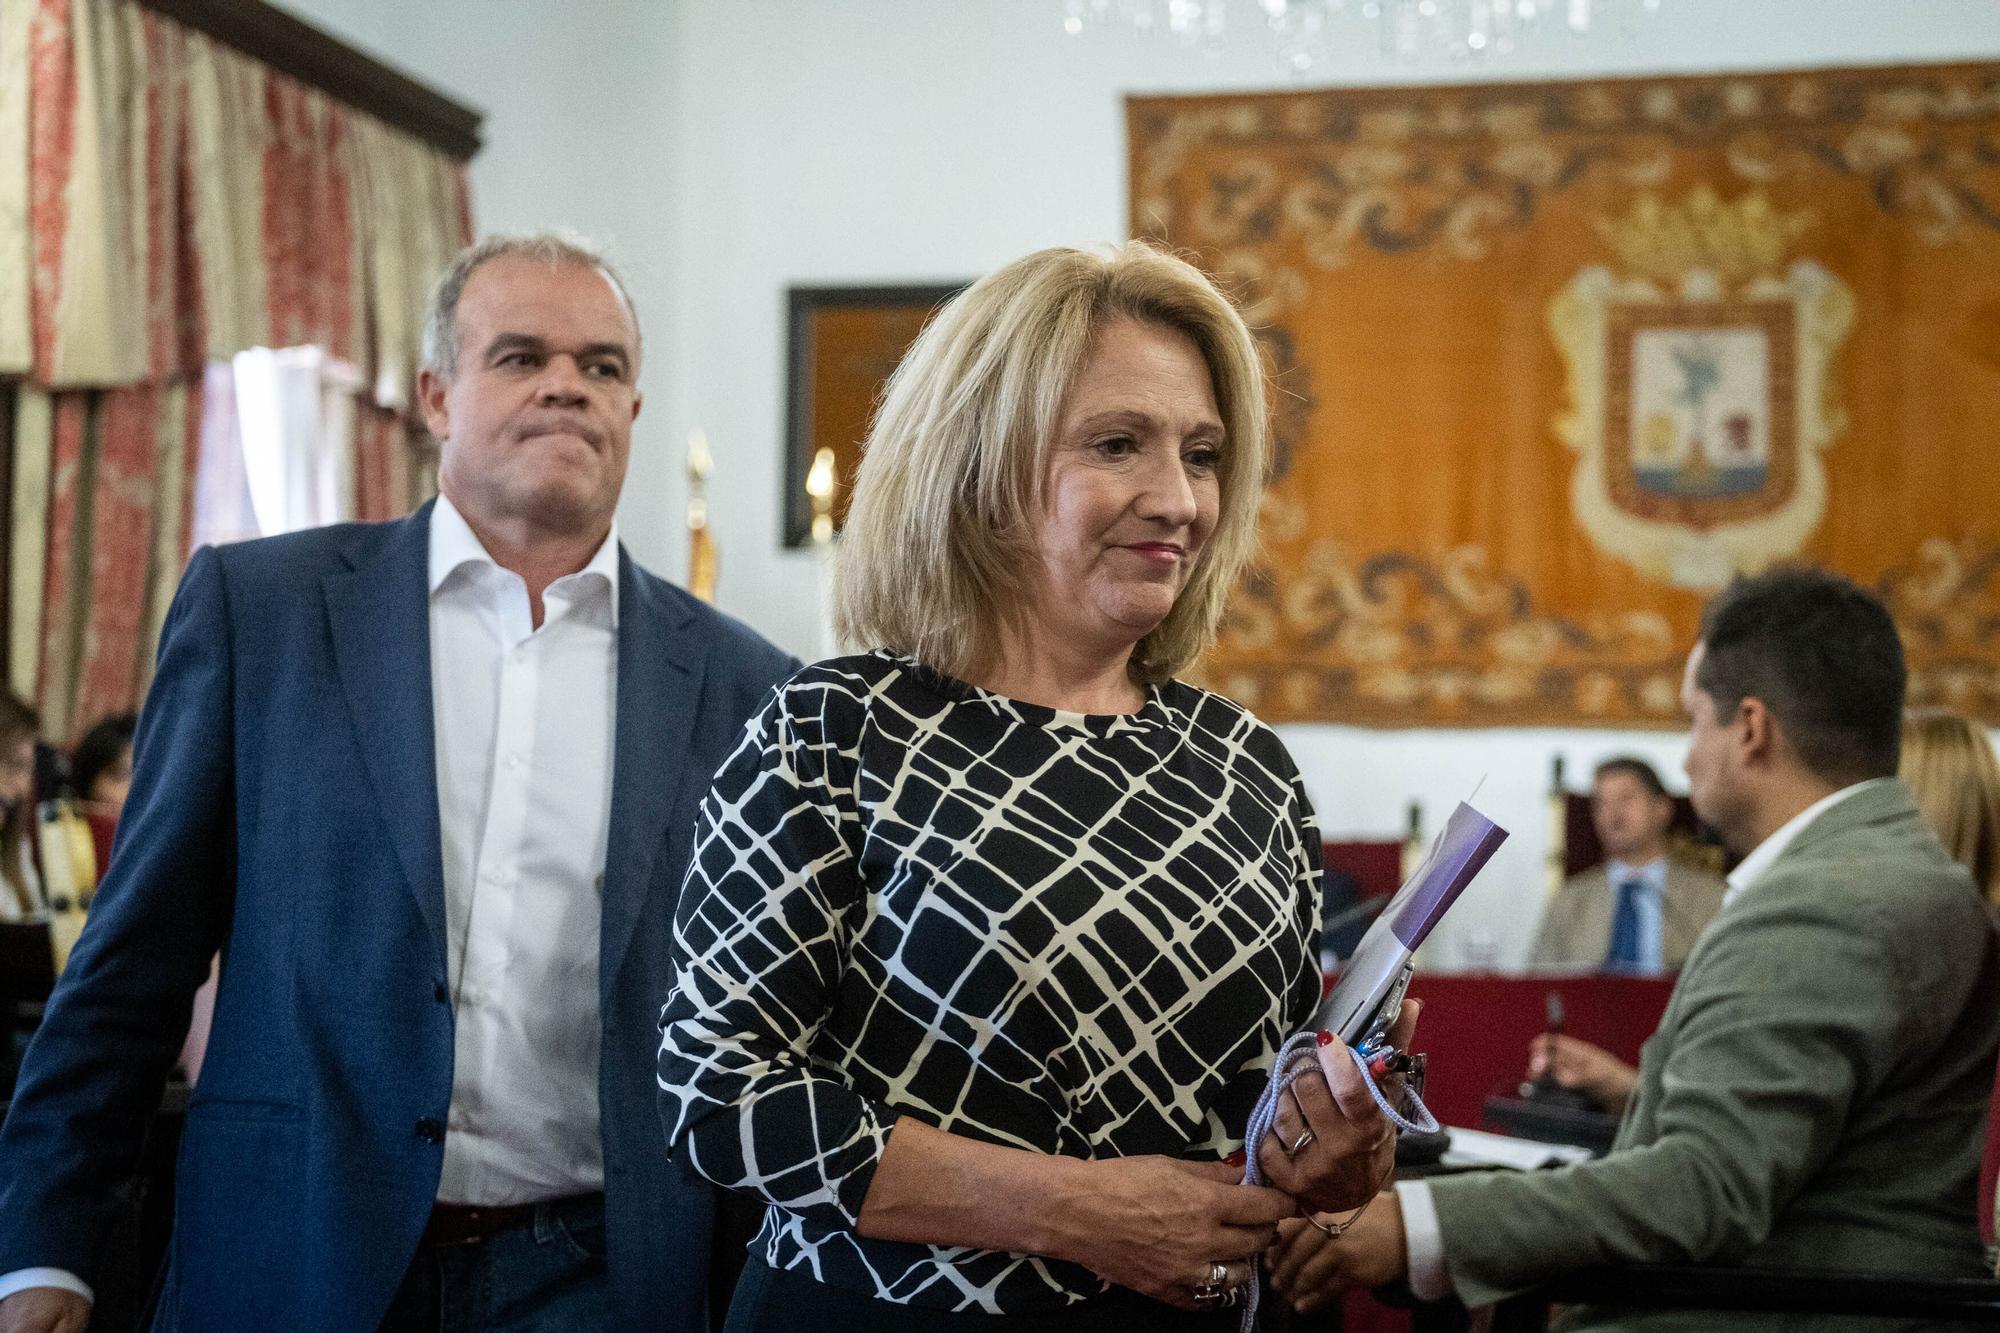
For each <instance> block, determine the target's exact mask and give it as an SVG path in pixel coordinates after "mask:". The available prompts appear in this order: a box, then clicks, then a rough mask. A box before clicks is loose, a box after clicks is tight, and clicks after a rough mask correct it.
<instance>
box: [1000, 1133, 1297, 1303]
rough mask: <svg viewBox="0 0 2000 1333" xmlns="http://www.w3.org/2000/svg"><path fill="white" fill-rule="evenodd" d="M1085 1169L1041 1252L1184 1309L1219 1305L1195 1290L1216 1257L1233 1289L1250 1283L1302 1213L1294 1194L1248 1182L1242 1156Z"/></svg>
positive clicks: (1133, 1160)
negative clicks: (1261, 1258) (1282, 1229)
mask: <svg viewBox="0 0 2000 1333" xmlns="http://www.w3.org/2000/svg"><path fill="white" fill-rule="evenodd" d="M1076 1168H1077V1169H1076V1171H1075V1173H1074V1175H1073V1177H1072V1180H1071V1182H1070V1187H1069V1189H1067V1190H1065V1191H1064V1193H1065V1194H1066V1195H1067V1194H1071V1193H1073V1194H1074V1197H1069V1198H1065V1199H1064V1200H1063V1204H1064V1206H1059V1207H1054V1208H1051V1209H1050V1210H1049V1212H1050V1217H1049V1227H1050V1232H1049V1235H1048V1237H1047V1240H1046V1242H1045V1243H1044V1244H1043V1245H1041V1246H1040V1247H1038V1248H1039V1249H1040V1252H1041V1253H1044V1254H1049V1255H1052V1256H1054V1257H1056V1258H1058V1259H1068V1260H1070V1261H1071V1262H1072V1263H1078V1264H1082V1265H1083V1266H1084V1267H1085V1268H1088V1269H1089V1270H1090V1271H1091V1272H1093V1273H1095V1274H1097V1275H1098V1276H1099V1277H1101V1278H1103V1279H1105V1280H1106V1281H1107V1282H1114V1283H1116V1284H1117V1285H1119V1286H1121V1287H1130V1288H1132V1289H1133V1290H1134V1291H1138V1292H1143V1293H1144V1294H1145V1295H1148V1296H1151V1297H1152V1298H1154V1299H1155V1300H1160V1301H1165V1302H1166V1303H1167V1304H1169V1305H1174V1306H1178V1307H1180V1308H1181V1309H1183V1310H1200V1309H1207V1308H1213V1306H1212V1304H1204V1303H1203V1302H1201V1301H1198V1300H1197V1299H1196V1298H1195V1294H1194V1288H1195V1287H1197V1286H1203V1285H1206V1284H1207V1283H1208V1282H1209V1280H1210V1278H1211V1277H1212V1276H1213V1270H1212V1265H1214V1264H1217V1263H1220V1264H1222V1265H1223V1266H1224V1275H1223V1279H1222V1283H1221V1285H1222V1286H1224V1287H1237V1286H1241V1285H1242V1284H1243V1283H1245V1282H1247V1281H1249V1280H1250V1279H1251V1278H1252V1277H1253V1276H1254V1275H1255V1273H1256V1268H1255V1264H1256V1258H1255V1256H1257V1255H1259V1254H1261V1253H1263V1251H1264V1250H1265V1249H1267V1248H1268V1247H1269V1246H1270V1245H1271V1243H1272V1242H1273V1241H1275V1240H1276V1239H1277V1236H1278V1223H1279V1221H1280V1220H1281V1219H1283V1218H1287V1217H1291V1216H1293V1215H1294V1214H1296V1213H1297V1212H1298V1204H1297V1203H1296V1202H1294V1201H1293V1199H1292V1197H1291V1196H1290V1195H1288V1194H1285V1193H1283V1192H1281V1191H1279V1190H1275V1189H1267V1188H1265V1187H1263V1186H1260V1185H1245V1184H1243V1183H1242V1180H1243V1168H1242V1166H1241V1165H1240V1164H1237V1163H1231V1162H1184V1161H1180V1160H1178V1159H1175V1158H1172V1157H1122V1158H1111V1159H1107V1160H1105V1161H1098V1162H1078V1163H1076Z"/></svg>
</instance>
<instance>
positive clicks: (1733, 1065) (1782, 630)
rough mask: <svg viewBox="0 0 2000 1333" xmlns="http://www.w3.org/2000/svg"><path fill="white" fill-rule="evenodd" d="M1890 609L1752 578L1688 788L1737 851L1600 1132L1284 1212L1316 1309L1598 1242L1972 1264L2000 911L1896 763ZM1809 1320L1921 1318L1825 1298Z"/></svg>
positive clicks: (1722, 1321) (1550, 1258)
mask: <svg viewBox="0 0 2000 1333" xmlns="http://www.w3.org/2000/svg"><path fill="white" fill-rule="evenodd" d="M1904 686H1905V671H1904V665H1903V649H1902V643H1901V640H1900V639H1899V638H1898V636H1897V633H1896V626H1895V623H1894V622H1893V621H1892V620H1891V619H1890V617H1889V613H1888V611H1887V610H1886V609H1885V608H1884V607H1883V606H1882V604H1881V603H1880V602H1879V601H1878V600H1876V599H1875V598H1874V597H1873V596H1872V595H1870V594H1869V593H1867V592H1865V591H1863V590H1862V589H1860V588H1858V587H1856V586H1855V585H1854V584H1852V583H1850V582H1848V581H1847V580H1846V579H1842V578H1840V577H1838V576H1836V575H1832V574H1828V573H1825V572H1823V571H1819V570H1811V569H1779V570H1773V571H1770V572H1767V573H1764V574H1761V575H1758V576H1756V577H1754V578H1740V579H1738V580H1737V581H1736V582H1735V583H1733V584H1731V585H1730V586H1729V587H1728V588H1727V589H1725V590H1724V591H1723V592H1722V593H1721V594H1720V595H1719V596H1718V597H1717V598H1716V599H1715V600H1714V601H1713V602H1712V603H1711V604H1710V605H1709V607H1708V609H1707V612H1706V614H1705V615H1704V616H1703V619H1702V627H1701V637H1700V640H1699V642H1697V643H1696V645H1695V647H1694V650H1693V652H1692V653H1691V654H1690V655H1689V657H1688V663H1687V671H1686V674H1685V676H1684V678H1683V682H1682V686H1681V698H1682V702H1683V704H1684V705H1685V707H1686V709H1687V713H1688V717H1689V721H1690V723H1691V735H1690V739H1689V745H1688V756H1687V772H1688V785H1689V796H1690V799H1692V800H1693V802H1694V806H1695V811H1696V813H1697V814H1698V815H1700V816H1701V818H1702V819H1703V820H1704V821H1705V822H1707V823H1708V824H1709V825H1710V826H1711V827H1713V828H1714V829H1715V830H1716V832H1717V833H1718V834H1719V835H1720V836H1721V838H1722V841H1723V845H1724V846H1725V847H1727V848H1729V849H1730V850H1731V851H1733V852H1736V853H1738V854H1740V855H1741V856H1742V858H1743V859H1742V861H1741V862H1739V863H1738V865H1737V867H1736V869H1735V870H1733V871H1731V872H1730V877H1729V883H1730V888H1729V898H1728V901H1727V902H1726V903H1725V904H1724V905H1723V908H1722V911H1721V912H1720V913H1719V914H1718V915H1717V917H1716V919H1715V921H1714V922H1713V923H1712V924H1711V925H1710V926H1709V928H1708V930H1707V931H1706V932H1705V933H1704V934H1703V935H1702V938H1701V941H1700V942H1699V943H1698V944H1697V945H1696V946H1695V949H1694V952H1693V954H1692V955H1690V957H1689V958H1688V962H1687V966H1686V967H1684V968H1683V969H1682V970H1681V973H1680V976H1679V978H1678V980H1677V981H1676V983H1675V986H1674V993H1673V996H1672V998H1671V999H1670V1000H1669V1001H1668V1003H1667V1010H1666V1014H1665V1016H1664V1017H1663V1018H1662V1019H1661V1021H1660V1028H1659V1030H1658V1031H1657V1032H1655V1033H1654V1034H1653V1036H1652V1038H1651V1039H1650V1040H1649V1041H1647V1043H1646V1046H1645V1050H1644V1054H1643V1056H1642V1058H1641V1063H1640V1068H1639V1075H1638V1082H1637V1087H1636V1089H1635V1090H1634V1091H1633V1093H1632V1095H1631V1098H1630V1105H1629V1106H1628V1108H1627V1110H1626V1112H1625V1117H1624V1120H1623V1122H1622V1123H1621V1124H1620V1126H1619V1129H1618V1137H1617V1140H1616V1141H1615V1143H1614V1144H1613V1146H1612V1149H1611V1152H1610V1154H1609V1155H1608V1156H1605V1157H1603V1158H1600V1159H1598V1160H1596V1161H1589V1162H1582V1163H1579V1164H1577V1165H1575V1166H1571V1167H1567V1168H1564V1169H1563V1170H1560V1171H1532V1172H1517V1173H1504V1174H1481V1175H1476V1176H1459V1177H1453V1178H1439V1179H1434V1180H1430V1181H1412V1182H1408V1183H1405V1184H1402V1185H1398V1186H1397V1187H1396V1189H1395V1190H1394V1191H1393V1192H1392V1193H1389V1194H1385V1195H1384V1196H1383V1198H1381V1199H1380V1200H1378V1201H1377V1203H1376V1205H1375V1206H1374V1207H1373V1208H1371V1209H1370V1210H1368V1211H1367V1212H1366V1213H1363V1214H1362V1215H1361V1217H1360V1219H1359V1220H1358V1221H1357V1222H1356V1224H1355V1225H1354V1227H1353V1228H1352V1229H1351V1230H1349V1231H1347V1232H1346V1233H1345V1234H1344V1235H1343V1236H1341V1238H1340V1239H1339V1240H1338V1241H1337V1242H1334V1243H1327V1242H1326V1241H1325V1240H1324V1238H1323V1237H1321V1236H1320V1235H1319V1233H1318V1232H1316V1231H1313V1230H1312V1229H1311V1228H1303V1229H1301V1228H1298V1227H1295V1226H1291V1225H1289V1224H1287V1226H1286V1228H1285V1230H1286V1232H1287V1234H1286V1238H1285V1241H1284V1245H1283V1250H1282V1257H1281V1258H1280V1259H1279V1261H1278V1263H1277V1265H1276V1271H1275V1272H1274V1275H1273V1282H1274V1283H1275V1284H1277V1285H1278V1286H1280V1287H1281V1288H1282V1289H1284V1290H1286V1291H1287V1292H1288V1293H1289V1294H1290V1296H1291V1297H1292V1299H1293V1300H1294V1301H1295V1302H1296V1303H1297V1304H1298V1305H1299V1306H1301V1307H1302V1308H1318V1307H1320V1306H1323V1305H1326V1304H1329V1303H1331V1302H1332V1301H1333V1300H1334V1299H1335V1298H1336V1297H1337V1295H1338V1293H1339V1291H1340V1290H1341V1289H1342V1288H1343V1287H1347V1286H1376V1285H1379V1284H1381V1283H1384V1282H1388V1281H1391V1280H1394V1279H1397V1278H1403V1277H1407V1278H1408V1280H1409V1284H1410V1288H1411V1290H1412V1291H1413V1292H1414V1293H1415V1294H1416V1295H1417V1296H1419V1297H1421V1298H1424V1299H1440V1298H1442V1297H1444V1296H1446V1295H1447V1294H1455V1295H1457V1296H1458V1297H1459V1298H1461V1299H1462V1300H1463V1301H1464V1302H1465V1303H1466V1304H1467V1305H1475V1306H1476V1305H1487V1304H1491V1303H1492V1302H1494V1301H1496V1300H1498V1299H1500V1298H1502V1297H1504V1296H1507V1295H1511V1294H1513V1293H1515V1292H1519V1291H1523V1290H1526V1289H1528V1288H1530V1287H1533V1286H1535V1285H1537V1284H1538V1283H1541V1282H1544V1281H1547V1280H1548V1279H1550V1278H1553V1277H1556V1276H1558V1275H1560V1274H1562V1273H1566V1272H1570V1271H1573V1270H1575V1269H1579V1268H1584V1267H1590V1266H1595V1265H1602V1264H1633V1263H1648V1262H1653V1263H1697V1264H1713V1265H1715V1266H1716V1272H1717V1277H1716V1280H1717V1281H1718V1282H1726V1281H1727V1280H1728V1278H1727V1273H1728V1272H1729V1270H1730V1268H1731V1267H1732V1266H1735V1265H1745V1266H1761V1267H1771V1268H1784V1269H1792V1270H1807V1271H1812V1270H1820V1271H1831V1272H1842V1271H1844V1272H1866V1273H1881V1274H1896V1275H1904V1276H1910V1277H1973V1276H1978V1275H1979V1274H1980V1273H1981V1272H1983V1271H1985V1264H1984V1261H1983V1256H1982V1255H1981V1253H1980V1247H1979V1232H1978V1218H1977V1208H1976V1203H1977V1197H1978V1194H1977V1188H1976V1186H1977V1180H1978V1176H1979V1160H1980V1148H1981V1138H1982V1136H1981V1132H1980V1131H1981V1126H1982V1125H1983V1124H1984V1122H1985V1117H1986V1106H1987V1100H1988V1095H1989V1092H1990V1090H1991V1087H1992V1084H1993V1064H1994V1053H1995V1049H1996V1046H2000V936H1996V933H1995V929H1994V925H1993V921H1992V919H1991V917H1990V916H1989V914H1988V912H1987V908H1986V904H1985V902H1984V900H1983V899H1982V898H1981V897H1980V895H1979V893H1978V891H1977V890H1976V889H1975V888H1974V886H1973V883H1972V877H1971V876H1970V875H1969V874H1968V873H1967V872H1966V870H1965V867H1963V866H1961V865H1959V864H1958V863H1956V862H1955V861H1953V860H1952V859H1951V857H1950V856H1948V855H1947V854H1946V853H1945V850H1944V849H1943V848H1942V847H1941V846H1939V845H1938V840H1937V837H1936V836H1935V835H1934V834H1933V833H1932V832H1931V830H1930V828H1929V827H1928V826H1927V825H1926V824H1925V823H1924V821H1923V818H1922V817H1921V816H1920V815H1919V814H1918V813H1917V807H1916V804H1915V802H1914V801H1912V799H1911V796H1910V792H1909V790H1908V788H1906V787H1905V786H1904V785H1903V783H1902V782H1900V781H1898V780H1897V778H1896V776H1895V774H1896V772H1897V761H1898V752H1899V750H1900V749H1901V744H1902V722H1903V718H1902V713H1903V693H1904ZM1810 1322H1811V1324H1812V1327H1813V1328H1814V1329H1815V1330H1824V1331H1825V1333H1834V1331H1835V1330H1848V1329H1852V1330H1853V1331H1854V1333H1875V1331H1880V1330H1891V1331H1892V1333H1893V1330H1896V1329H1899V1328H1900V1329H1916V1328H1920V1327H1931V1326H1932V1325H1929V1324H1927V1323H1925V1322H1924V1321H1922V1320H1918V1319H1910V1320H1906V1321H1900V1322H1898V1321H1891V1320H1870V1319H1860V1318H1856V1319H1843V1318H1836V1317H1826V1318H1815V1319H1813V1320H1812V1321H1810ZM1641 1326H1643V1327H1645V1328H1647V1329H1661V1330H1665V1329H1689V1330H1694V1329H1701V1330H1711V1329H1714V1330H1723V1329H1743V1330H1749V1329H1762V1328H1771V1327H1788V1328H1789V1327H1794V1326H1796V1321H1793V1322H1786V1321H1785V1319H1784V1317H1783V1316H1772V1315H1767V1314H1758V1313H1747V1312H1746V1313H1729V1314H1725V1313H1720V1312H1666V1311H1661V1312H1654V1313H1650V1314H1642V1313H1639V1312H1635V1311H1631V1310H1621V1309H1615V1308H1595V1309H1584V1310H1581V1311H1577V1312H1574V1313H1573V1314H1572V1316H1571V1317H1570V1319H1569V1320H1568V1321H1567V1322H1566V1324H1565V1327H1570V1328H1619V1329H1628V1328H1635V1327H1641Z"/></svg>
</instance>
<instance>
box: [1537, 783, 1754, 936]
mask: <svg viewBox="0 0 2000 1333" xmlns="http://www.w3.org/2000/svg"><path fill="white" fill-rule="evenodd" d="M1673 817H1674V803H1673V798H1672V797H1670V796H1669V795H1667V789H1666V786H1665V784H1664V783H1662V782H1661V781H1660V775H1659V774H1658V773H1656V772H1655V771H1654V770H1653V766H1652V765H1651V764H1649V763H1647V762H1646V761H1645V760H1643V759H1634V758H1631V757H1628V756H1621V757H1619V758H1616V759H1607V760H1605V761H1604V762H1603V763H1601V764H1599V765H1598V766H1597V772H1596V775H1595V778H1594V780H1593V781H1592V783H1591V788H1590V820H1591V825H1592V827H1594V828H1595V829H1596V830H1597V841H1598V843H1599V845H1600V846H1602V847H1603V849H1604V855H1605V858H1606V859H1605V862H1604V864H1602V865H1597V866H1592V867H1591V868H1590V869H1588V870H1584V871H1580V872H1578V873H1577V874H1575V875H1572V876H1570V878H1569V879H1568V880H1566V881H1565V882H1564V883H1563V886H1562V887H1561V888H1560V889H1558V890H1557V891H1556V895H1555V897H1554V898H1552V899H1551V900H1550V902H1549V905H1548V910H1547V911H1545V912H1544V913H1543V914H1542V925H1541V930H1540V931H1539V933H1538V934H1537V935H1536V937H1535V944H1534V948H1533V949H1532V950H1531V951H1530V953H1529V956H1528V968H1529V970H1530V971H1573V970H1576V969H1580V968H1588V969H1593V970H1595V969H1602V970H1603V971H1607V972H1625V973H1633V974H1642V975H1644V974H1658V973H1661V972H1676V971H1679V970H1680V966H1681V964H1682V962H1684V961H1685V960H1686V958H1687V956H1688V951H1689V950H1690V949H1692V948H1694V942H1695V940H1696V938H1697V937H1699V936H1700V934H1701V932H1702V927H1704V926H1706V925H1707V924H1708V923H1709V920H1710V919H1711V918H1712V917H1714V915H1715V914H1716V912H1717V911H1718V910H1720V909H1721V907H1722V891H1723V883H1722V881H1721V880H1720V879H1717V878H1716V877H1715V876H1714V875H1711V874H1709V873H1708V872H1707V871H1705V870H1702V869H1700V868H1699V867H1696V866H1692V865H1689V864H1687V863H1685V862H1684V861H1680V860H1677V859H1675V858H1673V857H1670V856H1668V855H1667V829H1668V826H1669V825H1671V824H1672V823H1673Z"/></svg>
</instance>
